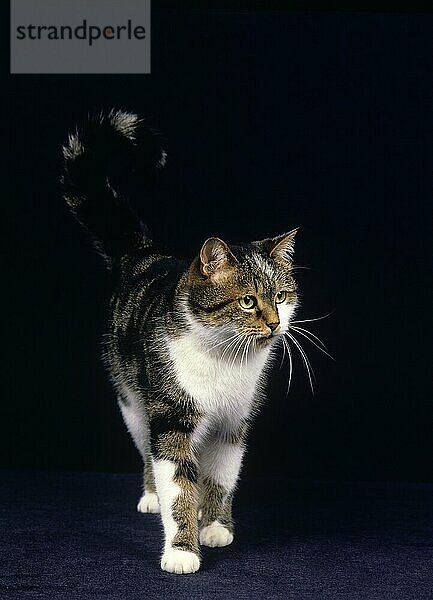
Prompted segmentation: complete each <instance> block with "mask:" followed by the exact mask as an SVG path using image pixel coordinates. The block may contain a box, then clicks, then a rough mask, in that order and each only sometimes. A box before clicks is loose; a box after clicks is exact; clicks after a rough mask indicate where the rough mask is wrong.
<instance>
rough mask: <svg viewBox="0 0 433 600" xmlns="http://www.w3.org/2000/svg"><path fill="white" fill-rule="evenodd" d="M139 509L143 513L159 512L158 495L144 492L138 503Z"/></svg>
mask: <svg viewBox="0 0 433 600" xmlns="http://www.w3.org/2000/svg"><path fill="white" fill-rule="evenodd" d="M137 510H138V512H142V513H159V502H158V496H157V495H156V494H153V493H144V494H143V495H142V496H141V498H140V500H139V502H138V504H137Z"/></svg>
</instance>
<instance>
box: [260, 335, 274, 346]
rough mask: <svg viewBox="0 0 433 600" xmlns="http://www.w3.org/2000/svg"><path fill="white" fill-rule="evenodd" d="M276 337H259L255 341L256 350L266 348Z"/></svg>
mask: <svg viewBox="0 0 433 600" xmlns="http://www.w3.org/2000/svg"><path fill="white" fill-rule="evenodd" d="M277 337H278V336H276V335H270V336H268V337H259V338H257V339H256V345H257V348H267V347H268V346H271V344H273V343H274V342H275V340H276V339H277Z"/></svg>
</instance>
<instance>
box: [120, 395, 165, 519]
mask: <svg viewBox="0 0 433 600" xmlns="http://www.w3.org/2000/svg"><path fill="white" fill-rule="evenodd" d="M117 400H118V404H119V408H120V411H121V413H122V417H123V420H124V421H125V425H126V427H127V429H128V431H129V433H130V434H131V437H132V439H133V440H134V444H135V446H136V448H137V450H138V451H139V452H140V454H141V457H142V459H143V494H142V496H141V498H140V500H139V501H138V504H137V510H138V512H142V513H159V511H160V509H159V502H158V496H157V494H156V487H155V478H154V476H153V469H152V456H151V453H150V443H149V427H148V424H147V419H146V416H145V415H144V413H143V412H142V410H140V408H139V405H138V403H137V402H134V399H133V398H131V394H129V393H128V395H126V396H125V397H124V396H120V395H119V396H118V399H117Z"/></svg>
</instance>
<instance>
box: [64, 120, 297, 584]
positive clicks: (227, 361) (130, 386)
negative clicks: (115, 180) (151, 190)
mask: <svg viewBox="0 0 433 600" xmlns="http://www.w3.org/2000/svg"><path fill="white" fill-rule="evenodd" d="M140 136H141V145H139V144H140ZM150 137H151V136H150V134H149V132H148V130H146V129H145V128H143V127H142V125H141V124H140V123H139V121H138V119H137V117H135V116H134V115H129V114H127V113H122V112H111V113H109V114H108V115H102V116H100V117H98V118H97V119H94V120H90V121H89V123H87V124H86V126H85V128H84V129H83V130H82V131H81V132H80V133H78V132H77V133H76V134H74V135H71V136H70V137H69V141H68V144H67V146H66V148H65V149H64V155H65V159H66V166H65V175H64V177H63V185H64V195H65V198H66V200H67V202H68V204H69V206H70V207H71V209H72V211H73V212H74V214H75V216H76V217H77V219H78V220H79V221H80V222H82V223H83V224H84V225H86V226H87V227H89V229H90V230H91V232H92V233H93V234H94V235H95V238H96V244H97V246H98V248H99V250H100V251H101V253H102V254H103V256H105V258H106V260H107V262H108V263H109V266H110V267H111V269H112V272H113V283H114V292H113V296H112V299H111V303H110V312H109V320H108V328H107V333H106V336H105V341H104V358H105V361H106V364H107V366H108V369H109V373H110V376H111V379H112V381H113V383H114V385H115V388H116V390H117V394H118V403H119V407H120V410H121V412H122V415H123V418H124V420H125V423H126V426H127V428H128V430H129V432H130V433H131V436H132V437H133V439H134V442H135V444H136V446H137V448H138V450H139V452H140V453H141V455H142V457H143V462H144V494H143V496H142V498H141V499H140V502H139V504H138V510H140V511H141V512H158V511H159V510H160V511H161V514H162V521H163V525H164V532H165V546H164V552H163V556H162V560H161V566H162V568H163V569H165V570H167V571H170V572H176V573H189V572H194V571H196V570H197V569H198V568H199V565H200V558H199V556H200V555H199V542H200V543H201V544H203V545H207V546H225V545H227V544H230V543H231V541H232V540H233V524H232V517H231V500H232V495H233V492H234V489H235V486H236V482H237V479H238V476H239V471H240V468H241V464H242V458H243V454H244V451H245V437H246V433H247V430H248V427H249V424H250V422H251V418H252V416H253V415H254V412H255V410H256V408H257V406H258V404H259V403H260V401H261V399H262V398H263V392H264V384H265V379H266V373H267V371H268V370H269V369H268V367H269V366H270V365H271V355H272V354H273V352H274V350H275V348H276V346H277V343H278V340H279V339H280V338H281V336H282V334H284V332H285V331H287V329H288V327H289V322H290V319H291V318H292V316H293V313H294V310H295V307H296V303H297V295H296V286H295V283H294V280H293V278H292V275H291V267H292V262H291V257H292V253H293V245H294V237H295V232H290V233H289V234H285V235H283V236H280V237H278V238H271V239H267V240H263V241H262V242H253V243H251V244H241V245H238V246H234V245H230V247H229V246H228V245H227V244H226V243H225V242H223V241H222V240H220V239H219V238H210V239H208V240H206V242H205V243H204V244H203V247H202V249H201V251H200V254H199V255H198V256H196V257H195V259H194V260H193V261H192V262H191V261H182V260H178V259H175V258H173V257H170V256H167V255H166V254H165V253H164V252H163V251H161V250H160V249H158V248H157V247H156V246H155V244H154V243H153V242H152V240H151V239H150V238H149V237H148V236H147V235H146V234H145V233H144V232H143V231H142V229H141V228H140V223H139V221H138V220H137V219H136V218H135V217H134V215H133V213H132V212H131V211H130V209H129V208H128V205H127V204H126V203H125V202H124V201H123V200H122V199H121V198H120V197H119V196H118V194H117V191H114V189H113V188H112V187H111V180H109V179H107V177H109V176H110V175H109V174H108V173H107V168H108V164H109V162H111V160H113V161H114V160H115V157H114V158H112V156H111V153H115V152H119V151H122V152H125V150H126V149H127V148H129V150H133V151H134V152H135V153H137V152H138V150H137V149H138V148H139V147H140V148H142V147H143V146H144V147H145V148H146V155H147V161H148V163H152V165H151V166H154V167H155V168H160V167H161V166H162V165H163V163H164V161H165V153H164V152H162V151H161V150H160V148H159V147H158V145H157V144H156V142H155V143H154V141H152V140H151V139H150ZM143 140H144V144H143ZM145 158H146V156H145ZM146 168H149V164H148V165H147V167H146Z"/></svg>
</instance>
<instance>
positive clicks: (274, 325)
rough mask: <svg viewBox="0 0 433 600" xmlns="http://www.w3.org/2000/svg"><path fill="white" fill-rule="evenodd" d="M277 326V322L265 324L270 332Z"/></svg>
mask: <svg viewBox="0 0 433 600" xmlns="http://www.w3.org/2000/svg"><path fill="white" fill-rule="evenodd" d="M279 324H280V322H279V321H277V322H276V323H266V325H267V326H268V327H269V329H270V330H271V331H275V330H276V328H277V327H278V325H279Z"/></svg>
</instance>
